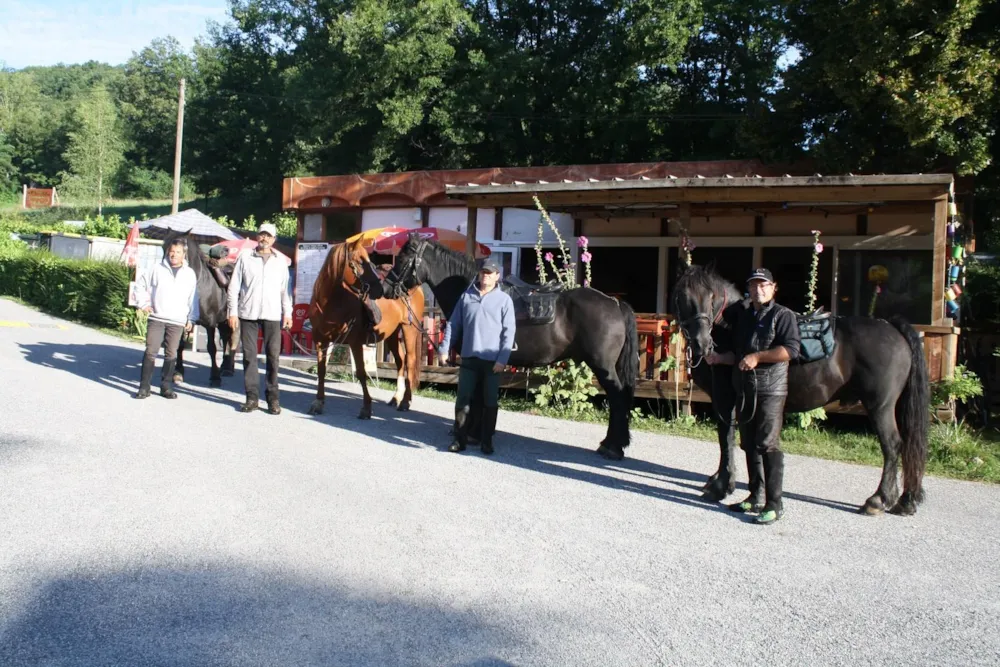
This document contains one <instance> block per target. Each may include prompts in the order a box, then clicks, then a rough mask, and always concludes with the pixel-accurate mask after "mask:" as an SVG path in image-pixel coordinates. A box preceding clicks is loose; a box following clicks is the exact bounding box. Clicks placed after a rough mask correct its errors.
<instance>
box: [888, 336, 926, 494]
mask: <svg viewBox="0 0 1000 667" xmlns="http://www.w3.org/2000/svg"><path fill="white" fill-rule="evenodd" d="M890 322H891V324H892V325H893V326H894V327H896V329H897V330H898V331H899V333H901V334H903V337H904V338H906V342H907V343H908V344H909V346H910V359H911V362H910V374H909V377H908V378H907V380H906V385H905V386H904V387H903V393H902V394H900V396H899V400H898V402H897V403H896V424H897V425H898V427H899V435H900V436H901V438H902V440H903V450H902V452H901V454H902V457H903V493H904V495H905V494H908V495H909V498H910V499H912V501H913V503H919V502H921V501H922V500H923V499H924V488H923V480H924V469H925V468H926V467H927V448H928V446H927V433H928V430H929V429H930V400H931V398H930V383H929V382H928V380H927V362H926V360H925V359H924V349H923V344H922V343H921V341H920V336H919V334H917V332H916V330H915V329H914V328H913V327H912V326H910V324H909V323H908V322H906V321H905V320H903V319H902V318H900V317H893V318H892V320H890Z"/></svg>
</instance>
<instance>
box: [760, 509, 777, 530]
mask: <svg viewBox="0 0 1000 667" xmlns="http://www.w3.org/2000/svg"><path fill="white" fill-rule="evenodd" d="M783 514H784V512H783V511H782V510H773V509H766V510H764V511H763V512H761V513H760V514H759V515H758V516H757V518H756V519H755V521H756V522H757V523H758V524H760V525H762V526H769V525H771V524H772V523H774V522H775V521H777V520H778V519H780V518H781V516H782V515H783Z"/></svg>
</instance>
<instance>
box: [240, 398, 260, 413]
mask: <svg viewBox="0 0 1000 667" xmlns="http://www.w3.org/2000/svg"><path fill="white" fill-rule="evenodd" d="M259 404H260V399H259V398H258V397H257V396H256V394H247V400H246V403H244V404H243V405H241V406H240V412H255V411H256V410H257V408H258V407H259Z"/></svg>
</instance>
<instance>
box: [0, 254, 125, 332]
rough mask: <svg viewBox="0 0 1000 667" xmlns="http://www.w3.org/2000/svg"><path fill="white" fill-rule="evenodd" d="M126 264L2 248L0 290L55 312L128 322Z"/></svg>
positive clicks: (106, 322)
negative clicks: (3, 250) (12, 250)
mask: <svg viewBox="0 0 1000 667" xmlns="http://www.w3.org/2000/svg"><path fill="white" fill-rule="evenodd" d="M128 283H129V273H128V268H126V267H125V265H124V264H119V263H117V262H97V261H93V260H78V259H66V258H63V257H57V256H55V255H53V254H51V253H49V252H45V251H37V250H36V251H15V252H9V251H8V252H0V294H3V295H9V296H15V297H18V298H20V299H23V300H24V301H27V302H28V303H31V304H33V305H35V306H38V307H39V308H41V309H42V310H45V311H47V312H49V313H52V314H54V315H59V316H62V317H67V318H71V319H77V320H81V321H83V322H90V323H92V324H97V325H100V326H103V327H108V328H114V329H121V328H128V323H129V316H130V311H131V309H130V308H129V307H128V306H127V305H126V304H127V302H128Z"/></svg>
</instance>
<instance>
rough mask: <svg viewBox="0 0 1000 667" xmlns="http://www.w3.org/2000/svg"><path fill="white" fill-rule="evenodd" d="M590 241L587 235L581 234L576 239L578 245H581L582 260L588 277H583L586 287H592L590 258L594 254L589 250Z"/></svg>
mask: <svg viewBox="0 0 1000 667" xmlns="http://www.w3.org/2000/svg"><path fill="white" fill-rule="evenodd" d="M589 243H590V240H589V239H588V238H587V237H586V236H581V237H580V238H578V239H577V240H576V245H578V246H579V247H580V261H581V262H583V269H584V271H585V272H586V277H585V278H584V279H583V286H584V287H590V282H591V279H590V260H592V259H593V258H594V257H593V255H591V254H590V251H589V250H587V246H588V244H589Z"/></svg>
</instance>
